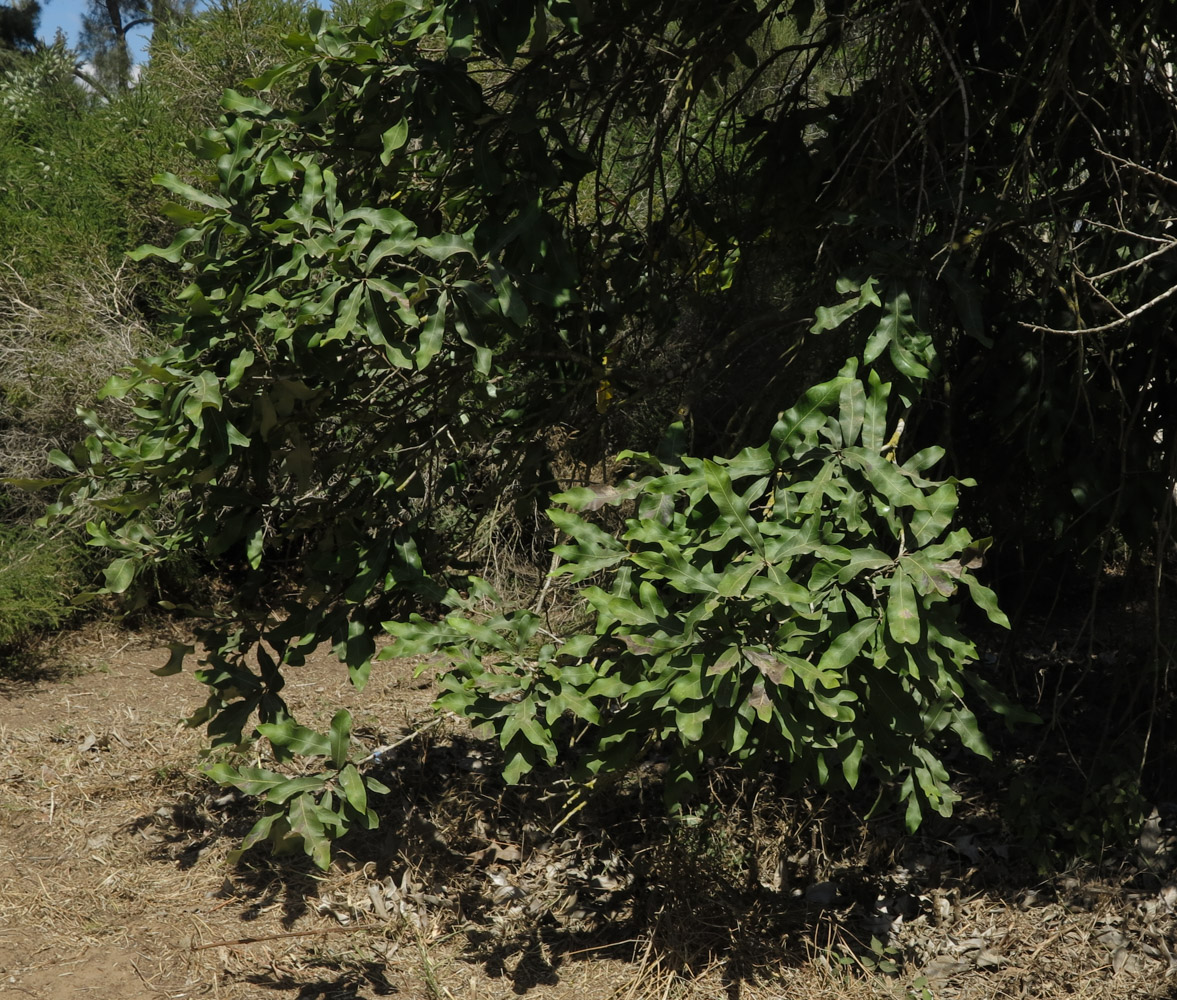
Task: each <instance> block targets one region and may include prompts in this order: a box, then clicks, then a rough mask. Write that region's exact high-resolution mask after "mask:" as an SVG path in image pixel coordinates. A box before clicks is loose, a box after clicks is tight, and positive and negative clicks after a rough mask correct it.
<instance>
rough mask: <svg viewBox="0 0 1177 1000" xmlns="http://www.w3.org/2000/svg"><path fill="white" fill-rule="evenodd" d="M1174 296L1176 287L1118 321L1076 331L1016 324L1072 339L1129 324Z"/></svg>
mask: <svg viewBox="0 0 1177 1000" xmlns="http://www.w3.org/2000/svg"><path fill="white" fill-rule="evenodd" d="M1174 295H1177V285H1174V286H1173V287H1172V288H1170V289H1169V290H1168V291H1164V292H1161V294H1160V295H1158V296H1156V298H1152V299H1149V300H1148V301H1147V302H1146V303H1144V305H1142V306H1138V307H1137V308H1136V309H1133V310H1132V311H1131V312H1130V313H1127V314H1125V315H1124V316H1121V317H1120V318H1119V319H1114V320H1112V321H1111V322H1110V323H1104V324H1103V325H1102V326H1085V327H1082V328H1080V329H1078V330H1059V329H1057V328H1055V327H1053V326H1039V325H1038V324H1037V323H1018V326H1021V327H1025V328H1026V329H1027V330H1033V331H1034V332H1035V333H1061V334H1064V335H1066V336H1068V337H1074V336H1076V335H1079V334H1084V333H1104V332H1106V331H1107V330H1114V329H1116V328H1117V327H1120V326H1124V325H1126V324H1128V323H1131V322H1132V320H1134V319H1136V318H1137V317H1138V316H1141V315H1143V314H1144V313H1146V312H1148V311H1149V310H1150V309H1151V308H1152V307H1153V306H1156V305H1160V304H1161V303H1162V302H1164V301H1165V299H1169V298H1172V297H1173V296H1174Z"/></svg>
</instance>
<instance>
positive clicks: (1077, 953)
mask: <svg viewBox="0 0 1177 1000" xmlns="http://www.w3.org/2000/svg"><path fill="white" fill-rule="evenodd" d="M167 656H168V654H167V650H166V649H165V648H163V640H162V639H161V638H160V637H159V636H154V637H148V636H140V635H134V634H127V633H122V632H119V631H116V630H113V629H112V630H109V631H101V632H93V633H91V634H89V635H88V636H87V638H86V639H85V640H84V641H81V640H77V641H73V642H72V643H71V644H70V645H69V646H68V647H67V646H65V645H62V646H61V647H60V648H59V649H58V650H57V651H56V652H55V653H54V655H53V656H52V657H50V658H49V659H48V660H47V661H46V664H44V665H43V666H42V667H41V668H39V669H38V671H37V672H36V675H35V676H26V677H24V678H17V679H12V678H11V677H7V678H5V677H0V865H2V868H0V871H2V873H3V874H2V876H0V996H3V997H9V996H11V997H14V998H15V997H31V998H36V1000H80V998H83V997H95V998H104V1000H105V998H110V1000H146V998H153V1000H154V998H161V997H169V998H177V1000H178V998H181V997H205V996H207V997H216V998H224V1000H261V998H267V1000H284V998H299V1000H312V998H313V1000H334V998H339V1000H343V998H348V1000H361V998H363V1000H368V998H375V997H384V996H401V997H434V998H453V1000H458V998H464V997H470V998H496V997H512V996H520V995H527V996H532V997H538V998H549V997H550V998H553V1000H564V998H576V1000H598V998H600V1000H623V998H645V997H658V998H661V1000H670V998H673V997H717V998H728V1000H736V998H745V1000H765V998H770V997H798V998H800V997H806V998H808V997H815V998H823V997H824V998H835V997H838V998H847V1000H858V998H867V997H895V998H903V1000H908V998H910V1000H940V998H945V1000H948V998H964V1000H971V998H981V997H995V998H996V997H1002V998H1006V997H1008V998H1015V997H1018V998H1021V997H1042V998H1055V997H1063V996H1068V997H1076V998H1086V1000H1112V998H1115V1000H1126V998H1134V997H1140V998H1143V997H1157V998H1160V997H1177V990H1175V989H1174V984H1175V980H1177V977H1173V978H1171V977H1170V973H1171V972H1172V971H1173V970H1174V969H1177V960H1175V959H1174V957H1173V956H1174V955H1175V954H1177V928H1175V927H1174V917H1173V913H1174V907H1175V906H1177V884H1174V882H1173V881H1172V876H1171V874H1166V872H1171V868H1165V867H1164V866H1161V867H1162V869H1163V870H1161V871H1160V873H1159V874H1158V872H1157V871H1156V870H1153V871H1150V870H1148V868H1147V866H1144V865H1143V864H1142V865H1141V866H1137V867H1133V866H1127V867H1123V868H1122V869H1120V870H1117V871H1115V872H1108V871H1104V872H1101V873H1096V872H1093V871H1081V870H1076V871H1072V872H1066V873H1060V874H1057V875H1054V876H1051V877H1050V878H1041V877H1039V876H1038V875H1036V874H1035V873H1033V872H1032V871H1028V870H1026V869H1025V867H1024V866H1020V865H1019V863H1017V862H1016V860H1011V854H1010V851H1009V849H1008V847H1007V846H1006V845H1003V844H1002V843H1001V841H1000V837H999V836H998V834H997V832H996V829H997V828H996V826H995V825H994V824H993V823H992V822H990V821H988V820H987V819H986V818H985V817H984V816H983V815H970V814H969V812H968V810H967V809H965V810H963V811H961V812H960V813H959V814H958V818H957V819H955V820H953V822H952V823H951V824H949V825H946V826H944V827H942V828H941V829H938V830H936V831H930V832H929V833H928V834H926V835H924V836H921V837H919V838H912V837H905V836H902V835H900V834H898V833H897V832H895V831H894V830H890V829H888V828H887V827H886V824H883V827H882V828H881V829H879V828H875V827H872V828H871V829H869V830H868V829H866V828H863V827H856V826H855V824H854V822H853V818H852V817H851V818H850V819H847V817H846V815H844V814H842V813H839V808H838V807H837V806H836V805H831V804H830V803H828V802H822V801H808V800H806V801H796V802H794V801H788V800H784V799H778V798H774V797H773V794H772V791H771V788H770V787H769V786H767V785H765V784H763V783H762V784H760V785H756V786H749V787H748V788H746V789H741V787H739V786H738V785H737V784H731V783H730V782H729V784H728V785H726V786H725V785H724V782H725V781H728V779H727V778H724V777H723V776H722V775H720V776H718V777H717V779H716V780H717V788H716V790H715V794H716V796H717V801H718V800H722V801H723V802H725V803H726V805H725V807H724V810H723V813H722V815H721V816H719V818H718V820H717V821H715V822H712V823H710V824H705V825H704V826H703V827H700V828H697V829H690V828H686V829H683V828H676V827H671V826H670V825H668V824H667V823H666V822H665V821H663V820H660V819H658V818H657V809H656V808H655V803H656V799H657V796H656V794H655V793H656V788H655V787H654V786H655V785H656V782H657V777H658V776H657V773H656V769H655V772H654V773H651V774H649V775H646V776H644V777H642V778H641V779H639V780H638V781H636V782H634V783H633V785H632V786H628V787H626V788H619V789H618V790H617V791H616V794H614V795H612V796H610V797H608V800H607V801H603V802H599V803H595V804H593V805H592V806H590V807H589V808H587V809H584V810H582V811H581V812H580V813H578V814H576V815H575V816H574V817H571V818H570V819H568V821H567V822H565V823H564V824H563V825H562V826H559V828H558V829H557V826H558V824H559V823H560V820H561V819H564V818H566V817H567V797H566V794H565V793H564V791H563V790H562V789H561V788H560V787H559V786H558V785H553V786H552V787H550V788H545V787H543V786H542V785H536V786H532V787H531V788H529V789H524V790H518V791H516V790H511V789H504V788H503V787H502V785H501V783H500V782H499V781H498V779H497V778H496V777H495V776H494V773H493V770H494V769H493V760H491V758H492V757H493V751H492V750H491V749H490V748H488V747H486V746H485V745H483V744H480V743H479V742H478V741H476V740H474V739H472V738H471V736H470V734H468V733H466V732H464V731H463V730H462V729H461V727H460V726H458V725H457V724H456V723H454V722H452V721H446V722H443V723H442V724H441V725H438V726H434V727H433V728H426V727H427V724H428V723H429V722H430V720H431V719H432V718H433V716H432V713H431V710H430V708H429V704H430V701H431V700H432V697H433V690H432V685H431V683H430V682H429V681H428V679H420V680H419V679H415V678H414V676H413V669H412V665H411V664H407V663H401V662H395V661H390V662H388V663H385V664H380V665H378V666H377V668H376V669H374V670H373V673H372V680H371V682H370V684H369V686H368V688H367V690H366V691H365V692H364V693H363V694H362V695H357V694H356V693H355V692H354V691H353V690H352V689H351V688H350V687H349V686H348V684H347V683H346V677H345V673H344V671H343V670H342V669H341V668H340V667H339V666H338V664H337V663H336V662H335V661H334V660H332V659H331V658H330V657H322V658H319V659H315V660H313V661H312V662H311V663H309V664H308V665H307V666H306V667H305V668H302V669H300V670H298V671H296V672H294V673H293V674H292V675H291V677H290V679H289V685H288V687H287V690H286V692H285V694H286V695H287V696H288V699H289V701H290V702H291V704H292V707H293V708H294V709H295V710H296V714H298V715H299V717H300V719H301V720H302V721H304V722H306V723H307V724H310V725H315V724H318V725H321V726H326V724H327V722H328V720H329V719H330V717H331V714H332V713H333V712H334V711H335V709H336V708H337V707H339V706H340V705H346V706H347V707H349V708H351V710H352V711H353V714H354V715H355V716H356V720H357V733H358V734H359V735H360V736H361V738H364V739H369V740H371V741H372V743H373V745H374V746H375V745H378V744H381V743H388V742H393V741H395V740H397V739H399V738H401V737H402V736H405V735H410V736H411V735H412V734H416V735H415V736H413V737H412V738H411V739H409V740H408V741H406V743H405V744H404V745H403V747H402V749H401V750H399V751H398V754H397V755H396V758H395V759H394V760H392V761H391V762H388V763H386V765H385V766H386V769H387V773H385V774H382V775H381V778H382V780H384V781H385V782H386V783H388V784H390V785H391V786H392V787H393V793H392V795H390V796H389V797H388V799H389V801H387V802H385V803H383V804H382V806H381V810H382V827H381V829H379V830H377V831H375V832H373V833H368V834H364V835H362V836H356V837H352V838H349V839H347V840H345V841H344V842H343V843H342V844H340V845H339V847H338V850H337V851H336V861H335V863H334V864H333V866H332V868H331V870H330V871H329V872H327V873H321V872H319V871H317V870H316V869H314V868H313V867H312V866H310V864H309V863H308V862H306V860H305V859H303V858H289V857H288V858H280V859H274V858H270V857H269V856H268V855H267V854H266V853H265V852H264V851H254V852H251V853H250V854H249V855H247V856H246V857H245V858H244V859H243V861H242V862H241V863H239V864H231V863H230V860H229V855H230V852H231V851H232V850H233V849H234V848H235V847H236V846H237V844H238V843H239V842H240V840H241V838H242V836H243V835H244V834H245V832H246V831H247V830H248V829H249V826H250V825H251V824H252V822H253V818H254V817H255V816H256V811H255V807H254V806H253V804H251V803H249V802H247V801H242V800H240V799H238V798H236V797H235V796H232V795H229V796H226V795H225V794H224V792H223V790H221V789H219V788H217V787H216V786H214V785H212V784H211V783H210V782H209V781H208V780H207V779H205V778H204V777H202V776H201V774H200V772H199V766H200V763H201V756H200V754H201V750H202V747H203V746H204V739H205V737H204V734H203V733H202V732H200V731H193V730H189V729H187V728H185V727H184V726H183V725H182V723H181V722H180V721H179V720H180V719H181V718H182V717H183V716H184V715H186V714H188V713H189V712H190V711H191V710H192V709H193V708H194V707H195V706H196V705H197V704H199V703H200V702H202V701H203V692H202V689H201V687H200V685H199V684H198V683H197V682H196V681H195V680H194V679H193V678H192V675H191V673H187V672H186V673H184V674H181V675H177V676H173V677H169V678H157V677H154V676H152V674H151V673H150V671H151V670H152V669H153V668H156V667H159V666H160V665H162V664H163V663H164V662H165V661H166V660H167ZM733 780H734V779H733ZM647 785H648V786H650V787H647ZM721 786H722V787H721ZM647 806H648V807H649V808H647ZM1146 832H1147V831H1146ZM1152 833H1153V834H1155V835H1156V836H1157V837H1161V839H1162V840H1163V836H1162V835H1163V833H1164V831H1162V830H1161V829H1160V827H1156V828H1155V829H1153V830H1152ZM1155 839H1156V837H1154V840H1155ZM1150 843H1151V841H1150ZM1153 846H1154V847H1155V846H1156V845H1155V844H1154V845H1153ZM1162 846H1163V845H1162ZM1159 850H1160V848H1158V849H1157V850H1154V851H1153V854H1152V857H1153V860H1154V861H1155V859H1156V857H1157V856H1158V851H1159ZM1161 853H1163V852H1161ZM1155 867H1156V866H1155V865H1154V868H1155ZM872 939H873V942H872Z"/></svg>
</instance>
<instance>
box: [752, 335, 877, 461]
mask: <svg viewBox="0 0 1177 1000" xmlns="http://www.w3.org/2000/svg"><path fill="white" fill-rule="evenodd" d="M857 364H858V363H857V361H855V360H854V359H853V358H852V359H850V361H848V362H847V363H846V366H845V367H844V368H843V369H842V371H841V372H840V373H839V375H838V377H837V378H835V379H831V380H830V381H829V382H823V383H822V384H821V385H815V386H814V387H813V388H812V389H810V390H809V391H807V392H806V393H805V395H804V396H803V397H802V398H801V402H799V403H798V404H797V405H796V406H794V407H793V408H792V409H790V410H788V411H786V412H785V413H784V414H783V415H782V417H781V419H780V420H778V421H777V424H776V426H775V427H774V428H773V429H772V439H773V441H775V442H776V443H777V446H778V452H777V454H778V456H783V455H787V454H789V453H795V454H798V455H799V454H802V453H803V452H804V451H807V450H808V449H809V447H811V446H812V445H813V443H814V439H815V438H816V435H817V431H818V429H819V428H821V427H822V426H823V425H824V424H825V422H826V417H827V416H828V415H829V413H830V411H831V410H832V409H833V407H834V404H835V403H837V402H838V399H839V398H840V397H841V394H842V389H843V387H844V386H845V385H846V383H847V382H849V381H852V380H854V375H855V372H856V371H857Z"/></svg>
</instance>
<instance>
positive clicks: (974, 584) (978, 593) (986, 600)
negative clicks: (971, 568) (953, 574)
mask: <svg viewBox="0 0 1177 1000" xmlns="http://www.w3.org/2000/svg"><path fill="white" fill-rule="evenodd" d="M961 579H962V580H964V582H965V584H966V585H967V586H968V588H969V593H970V594H972V597H973V601H974V602H975V603H976V605H977V607H979V608H980V609H981V610H982V611H984V612H985V614H986V615H988V617H989V620H990V621H991V622H993V624H994V625H1000V626H1001V627H1002V628H1009V627H1010V624H1009V619H1008V618H1007V617H1006V616H1005V612H1004V611H1002V610H1001V608H999V607H998V606H997V595H996V594H995V593H993V591H992V590H990V589H989V588H988V587H986V586H985V585H984V584H982V583H981V581H980V580H978V579H977V578H976V577H975V576H973V575H972V574H971V573H965V574H964V575H962V576H961Z"/></svg>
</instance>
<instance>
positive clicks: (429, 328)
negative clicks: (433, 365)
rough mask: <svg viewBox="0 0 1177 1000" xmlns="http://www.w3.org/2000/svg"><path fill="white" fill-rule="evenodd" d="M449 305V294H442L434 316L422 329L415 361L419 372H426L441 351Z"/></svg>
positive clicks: (438, 299)
mask: <svg viewBox="0 0 1177 1000" xmlns="http://www.w3.org/2000/svg"><path fill="white" fill-rule="evenodd" d="M448 304H449V294H448V293H447V292H442V293H441V295H439V296H438V297H437V308H436V310H435V311H434V313H433V315H432V316H430V317H429V319H428V320H426V321H425V325H424V326H422V327H421V339H420V341H419V346H418V348H417V355H416V357H415V358H414V359H413V360H414V362H415V363H416V365H417V370H418V371H424V370H425V369H426V368H427V367H428V366H429V362H430V361H432V360H433V359H434V358H435V357H436V356H437V354H438V352H439V351H440V350H441V343H442V338H443V336H444V334H445V316H446V307H447V305H448Z"/></svg>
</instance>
